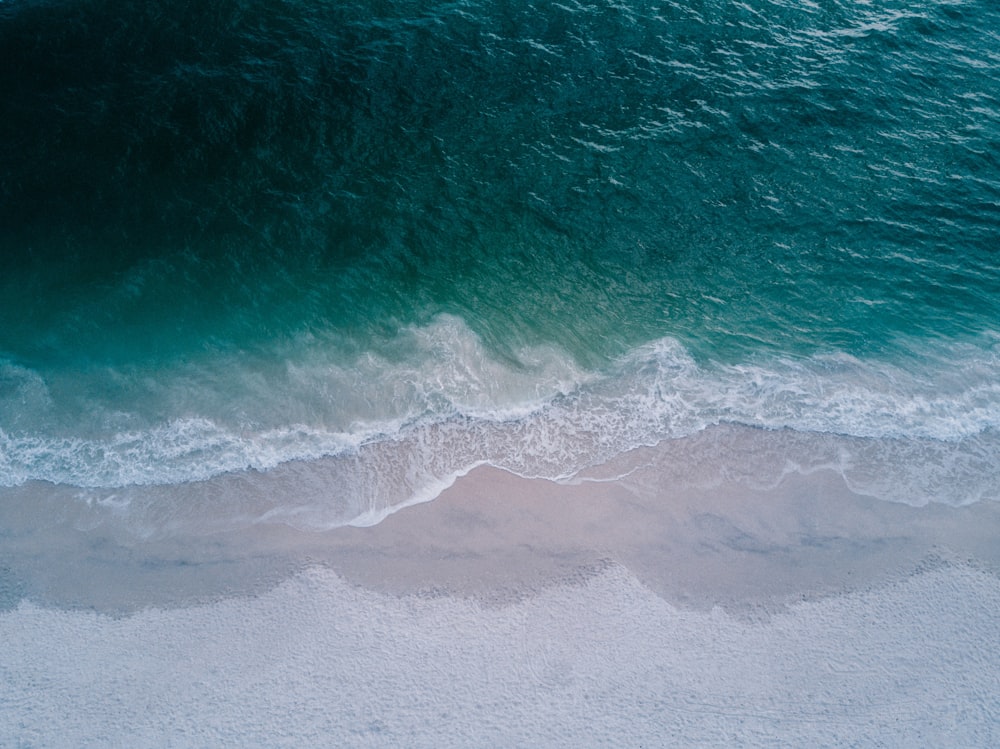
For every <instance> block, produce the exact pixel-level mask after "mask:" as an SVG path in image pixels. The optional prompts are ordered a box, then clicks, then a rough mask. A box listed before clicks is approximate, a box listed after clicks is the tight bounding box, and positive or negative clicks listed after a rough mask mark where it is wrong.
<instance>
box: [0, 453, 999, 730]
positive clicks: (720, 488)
mask: <svg viewBox="0 0 1000 749" xmlns="http://www.w3.org/2000/svg"><path fill="white" fill-rule="evenodd" d="M676 449H678V447H677V446H676V445H671V444H670V443H667V444H665V445H661V446H660V447H658V448H655V449H648V450H640V451H636V452H634V453H632V454H630V455H628V456H623V457H622V458H621V459H620V461H619V464H618V465H613V466H610V465H609V466H603V467H600V468H598V469H595V470H593V471H591V472H590V475H589V476H587V477H579V478H578V479H577V480H575V481H573V482H570V483H566V484H557V483H554V482H550V481H543V480H531V479H524V478H519V477H516V476H513V475H511V474H509V473H505V472H503V471H499V470H497V469H493V468H489V467H480V468H477V469H475V470H473V471H472V472H471V473H470V474H468V475H467V476H465V477H462V478H460V479H458V480H457V481H456V482H455V484H454V485H453V486H452V487H451V488H449V489H448V490H447V491H445V492H444V493H443V494H442V495H441V496H440V497H439V498H437V499H436V500H434V501H432V502H428V503H424V504H420V505H416V506H412V507H409V508H406V509H404V510H402V511H400V512H397V513H395V514H393V515H391V516H389V517H388V518H386V519H385V520H384V521H383V522H381V523H380V524H378V525H375V526H372V527H365V528H357V527H344V528H339V529H334V530H330V531H325V532H307V531H301V530H295V529H292V528H290V527H289V526H287V525H282V524H268V523H258V524H257V525H254V526H252V527H251V528H247V529H243V530H239V531H229V532H225V533H219V532H209V531H205V532H203V533H200V534H199V533H197V532H191V531H188V532H186V533H184V534H178V535H174V536H171V537H164V538H160V539H147V540H145V541H143V540H141V539H134V538H133V539H132V540H130V541H129V540H127V536H123V535H115V534H114V533H111V532H109V531H108V529H107V528H106V527H102V526H100V525H96V526H94V527H91V528H87V527H85V526H84V524H82V523H81V519H80V516H74V515H73V513H71V512H67V513H64V517H62V518H60V517H58V516H57V515H53V516H52V517H51V522H50V523H49V524H48V525H47V527H46V528H44V529H43V528H42V527H41V525H40V524H39V523H38V522H37V520H38V519H37V517H36V518H34V519H33V520H32V519H24V518H22V521H23V522H22V523H21V525H20V526H18V520H17V517H15V515H16V513H15V512H14V508H15V507H17V508H23V506H24V503H23V501H21V502H17V503H15V502H13V501H7V502H4V503H2V504H0V508H2V512H3V513H4V518H3V520H4V524H5V525H4V527H7V528H9V529H10V531H9V532H8V535H9V541H10V543H8V544H7V545H6V551H5V553H4V558H3V562H2V570H3V574H4V587H3V591H4V610H2V611H0V641H2V642H3V643H4V647H3V654H2V655H0V675H2V678H0V746H11V747H14V746H17V747H26V746H37V747H42V746H44V747H78V746H130V747H143V746H149V747H159V746H220V745H242V746H299V747H301V746H317V747H319V746H366V747H367V746H379V747H381V746H385V747H390V746H392V747H398V746H416V747H422V746H426V747H442V746H456V747H467V746H566V747H569V746H574V747H579V746H694V745H703V746H704V745H716V746H723V745H724V746H773V745H787V746H803V745H815V746H898V747H912V746H963V747H990V746H995V745H996V744H997V743H998V741H1000V721H998V719H997V715H998V714H1000V649H998V648H997V647H996V644H997V643H998V642H1000V620H998V618H997V616H996V612H997V611H998V610H1000V577H998V570H1000V544H997V543H996V538H997V530H998V529H1000V506H998V505H997V503H993V502H980V503H977V504H972V505H969V506H967V507H961V508H956V507H946V506H942V505H935V504H929V505H927V506H925V507H911V506H907V505H905V504H900V503H893V502H886V501H880V500H874V499H870V498H867V497H864V496H861V495H858V494H855V493H852V492H851V491H849V490H848V489H847V488H846V486H845V484H844V481H843V479H842V478H841V477H840V476H838V475H836V474H834V473H833V472H831V471H826V470H819V471H815V472H813V473H810V474H808V475H801V474H792V475H788V476H785V477H784V478H783V479H781V480H780V481H778V482H777V484H776V485H774V486H762V487H758V488H752V487H749V486H747V484H746V482H735V483H726V482H715V484H714V485H711V486H702V487H695V486H692V485H688V486H687V487H686V488H682V489H679V488H677V487H676V486H672V485H671V484H670V482H668V481H665V480H664V478H663V477H664V476H665V475H668V472H667V471H666V469H665V467H664V465H665V462H669V461H671V460H673V459H674V458H676V457H677V456H676V455H672V453H671V451H673V450H676ZM625 464H627V465H625ZM623 468H624V469H627V470H623ZM623 473H624V474H627V475H625V476H624V477H623V478H618V479H617V480H603V478H602V477H607V476H612V475H614V476H619V477H621V476H622V474H623ZM34 491H36V492H38V493H39V496H41V495H43V494H44V493H45V491H44V487H40V486H39V487H35V488H34ZM50 493H51V492H50ZM21 499H22V500H23V497H21ZM32 522H34V525H32ZM32 529H33V530H32ZM74 539H75V540H74ZM29 548H33V549H34V550H35V553H34V556H32V555H31V554H29V553H28V549H29Z"/></svg>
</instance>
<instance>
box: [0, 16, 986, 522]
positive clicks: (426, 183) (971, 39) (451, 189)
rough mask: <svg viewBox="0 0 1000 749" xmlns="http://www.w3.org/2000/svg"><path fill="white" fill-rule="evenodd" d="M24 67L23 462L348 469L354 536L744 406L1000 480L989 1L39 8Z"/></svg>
mask: <svg viewBox="0 0 1000 749" xmlns="http://www.w3.org/2000/svg"><path fill="white" fill-rule="evenodd" d="M0 50H3V64H2V65H0V485H5V486H8V487H14V486H19V485H23V484H25V483H26V482H30V481H32V480H47V481H51V482H54V483H57V484H67V485H71V486H79V487H90V488H91V489H93V490H95V491H97V490H108V491H112V490H116V489H119V488H122V487H129V486H164V485H166V486H170V485H181V484H185V483H187V482H199V481H204V480H208V479H211V478H212V477H217V476H221V475H224V474H230V475H231V474H232V473H233V472H241V471H246V470H247V469H255V470H263V471H268V470H271V469H274V468H275V467H277V466H281V465H286V464H288V461H295V460H314V459H317V458H321V457H330V458H332V459H333V460H334V461H338V460H339V461H342V462H343V463H344V464H345V465H348V464H349V465H352V466H355V468H354V469H352V470H353V471H354V473H353V474H352V476H353V478H352V479H351V480H350V481H348V480H346V479H345V481H344V483H343V485H342V486H339V485H337V483H336V482H335V481H334V482H332V483H330V484H329V486H327V488H326V489H325V491H327V492H328V493H329V494H330V495H331V496H333V495H336V496H337V500H336V502H337V503H340V504H338V505H337V506H338V507H341V505H343V506H346V507H348V509H346V510H344V509H338V510H337V513H340V514H339V515H337V517H340V518H342V519H350V517H352V514H351V513H352V512H354V513H355V514H356V513H357V512H362V511H363V510H364V509H365V508H366V507H367V505H366V504H365V503H366V502H370V501H374V500H372V499H371V497H372V496H373V495H374V494H378V493H379V492H382V491H383V488H384V487H382V484H381V483H380V482H382V481H389V483H392V482H393V481H395V483H392V487H390V488H384V493H385V496H386V497H388V498H389V499H385V500H384V501H385V502H387V503H388V504H390V505H391V504H393V503H395V502H397V501H402V500H405V499H406V498H407V497H410V496H411V495H415V494H419V493H420V492H421V491H428V490H429V489H428V487H433V486H436V485H437V484H436V483H435V482H440V481H442V480H445V479H447V477H448V475H451V474H453V473H455V472H460V471H461V470H465V469H467V468H468V467H469V466H471V465H474V464H476V463H479V462H490V463H495V464H498V465H503V466H505V467H510V468H512V469H513V470H518V471H520V472H523V473H527V474H532V475H548V476H553V477H562V476H568V475H571V474H572V473H573V472H574V471H576V470H578V469H580V468H581V467H584V466H586V465H589V464H592V463H595V462H599V461H601V460H605V459H607V458H608V457H611V456H613V455H615V454H617V453H619V452H622V451H625V450H628V449H630V448H632V447H635V446H637V445H643V444H646V445H649V444H655V443H656V442H657V441H659V440H662V439H680V438H689V437H691V436H692V435H696V434H699V433H700V432H701V431H702V430H703V429H704V428H705V427H707V426H711V425H716V424H735V425H745V426H748V427H753V428H761V429H765V430H772V431H773V432H774V433H775V434H778V433H779V432H780V433H784V432H785V431H789V430H790V431H792V432H794V433H799V434H804V435H812V436H815V437H816V438H817V439H827V438H828V437H829V438H835V439H842V440H846V442H844V444H842V445H840V447H838V448H837V450H839V451H840V452H839V453H838V455H839V456H840V457H839V458H838V460H840V461H841V463H842V465H841V469H843V466H852V465H856V464H857V463H858V462H859V461H861V462H864V461H869V460H870V461H874V462H872V465H873V466H875V467H874V468H870V469H869V468H866V469H865V470H866V471H868V473H869V474H871V476H879V475H880V476H881V478H880V480H879V481H874V480H872V481H869V482H867V483H865V482H861V484H862V486H861V487H860V488H861V489H863V490H866V491H869V492H870V493H872V494H874V495H876V496H882V495H885V496H886V498H892V499H904V500H905V501H914V502H916V503H922V502H926V501H934V500H940V501H946V502H952V503H963V502H968V501H975V500H979V499H984V498H997V492H996V489H995V487H996V486H998V485H1000V459H998V458H997V457H996V455H997V453H996V448H997V444H998V439H997V434H998V427H1000V260H998V255H997V248H998V246H1000V243H998V237H1000V6H997V5H996V4H995V3H992V2H988V1H986V0H979V1H977V0H970V1H968V2H936V1H931V0H923V1H921V2H889V1H885V2H882V1H879V0H873V1H872V2H869V3H861V2H856V1H853V0H850V1H849V0H839V1H838V0H834V1H831V2H822V3H815V4H813V3H806V2H799V1H798V0H794V1H793V0H787V1H786V2H772V1H765V0H747V2H730V1H729V0H725V1H723V0H700V1H695V0H691V1H688V2H676V3H675V2H623V3H614V2H595V3H580V2H572V1H567V2H527V1H526V0H507V1H505V2H473V1H468V0H467V1H465V2H449V3H431V2H418V1H416V0H414V1H411V2H358V1H357V0H353V1H352V0H348V1H346V2H325V1H321V0H311V1H310V2H303V1H301V0H285V1H284V2H274V1H272V0H268V1H267V2H264V1H263V0H261V1H259V2H253V1H252V0H242V1H236V0H226V1H223V2H213V3H199V2H143V3H135V4H123V3H115V2H109V1H104V2H102V1H100V0H89V1H87V0H62V1H58V0H53V1H45V2H35V1H32V0H6V1H5V2H0ZM441 434H448V435H450V436H449V437H448V439H443V440H442V439H441V438H440V435H441ZM436 440H437V441H436ZM380 451H381V452H387V453H389V454H391V455H392V456H393V457H391V459H390V458H385V459H384V460H383V461H382V462H379V461H375V462H365V461H366V460H368V458H365V456H366V455H370V454H371V453H373V452H375V453H380ZM844 451H847V452H846V453H845V452H844ZM852 451H853V452H852ZM445 452H447V453H448V457H447V459H445V458H443V457H442V455H443V453H445ZM834 452H837V451H834ZM845 455H846V457H845ZM872 455H876V456H880V457H877V458H872V457H871V456H872ZM824 460H825V458H824ZM386 461H388V462H386ZM389 464H391V465H392V466H394V468H392V469H391V470H390V469H389V468H387V467H386V466H387V465H389ZM928 464H933V466H935V471H936V472H933V478H932V479H927V478H926V476H925V474H924V473H923V471H924V470H925V469H926V467H927V466H928ZM866 465H867V463H866ZM357 466H361V467H360V468H358V467H357ZM400 466H404V468H405V470H404V469H403V468H400ZM880 466H881V467H880ZM890 469H891V470H890ZM393 470H395V471H396V472H397V473H398V474H399V476H400V478H398V480H396V479H391V480H390V479H387V478H386V476H390V475H395V474H393ZM886 471H889V474H888V475H891V476H893V477H895V478H893V479H892V480H891V481H886V480H884V479H885V475H887V474H885V472H886ZM866 475H867V474H866ZM914 477H916V478H914ZM907 478H909V480H907ZM900 481H901V482H902V485H904V486H906V487H907V488H906V489H905V491H904V492H903V494H902V495H901V496H897V495H896V494H894V493H893V492H892V491H888V490H885V489H884V487H885V486H888V485H889V484H894V485H896V486H897V487H898V486H899V485H900V483H899V482H900ZM361 485H364V487H366V488H365V489H364V491H363V492H361V494H364V497H365V498H364V499H353V498H352V496H353V494H352V493H357V492H358V491H359V489H358V487H359V486H361ZM879 487H883V488H881V489H880V488H879ZM990 487H994V488H990ZM890 495H891V496H890ZM358 496H361V495H358ZM345 497H346V498H345ZM163 501H169V500H163ZM317 501H322V500H317ZM332 501H333V500H331V502H332ZM350 508H354V509H350ZM335 514H336V513H335Z"/></svg>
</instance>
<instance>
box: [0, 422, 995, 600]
mask: <svg viewBox="0 0 1000 749" xmlns="http://www.w3.org/2000/svg"><path fill="white" fill-rule="evenodd" d="M695 447H697V445H695ZM755 449H756V448H755ZM691 451H692V445H691V444H687V443H685V442H684V441H667V442H665V443H661V444H660V445H658V446H656V447H653V448H640V449H637V450H633V451H631V452H629V453H626V454H624V455H620V456H618V457H617V458H616V459H614V460H613V461H610V462H608V463H606V464H604V465H602V466H599V467H596V468H593V469H590V470H588V471H586V472H582V473H581V474H579V475H578V476H577V477H576V478H575V479H573V480H572V481H570V482H554V481H550V480H547V479H535V478H522V477H519V476H516V475H514V474H512V473H509V472H507V471H504V470H502V469H499V468H495V467H492V466H487V465H481V466H478V467H475V468H473V469H472V470H470V471H469V472H468V473H466V474H463V475H461V476H459V477H457V478H456V480H455V481H454V482H453V483H452V484H451V485H450V486H448V487H447V488H445V489H444V490H443V491H442V492H441V493H440V495H438V496H437V497H436V498H435V499H433V500H430V501H426V502H419V503H415V504H412V505H410V506H407V507H404V508H401V509H399V510H396V511H394V512H392V513H391V514H389V515H388V516H386V517H385V518H384V519H383V520H382V521H381V522H379V523H377V524H375V525H372V526H341V527H338V528H334V529H331V530H326V531H310V530H300V529H295V528H293V527H291V526H289V525H287V524H284V523H280V522H251V523H248V524H247V525H246V526H245V527H242V528H236V529H228V530H223V531H219V530H216V529H213V527H212V524H211V523H206V524H205V525H204V526H203V527H200V526H193V527H192V526H184V525H177V528H179V529H180V530H175V531H173V532H171V533H163V534H160V535H158V536H151V537H146V538H144V537H142V536H141V535H137V534H136V532H135V529H134V528H130V527H128V526H123V525H121V523H116V522H114V521H115V518H116V515H115V512H116V510H114V508H112V509H110V510H109V509H107V508H99V510H100V511H99V512H98V513H97V515H96V516H95V514H94V509H95V508H94V507H92V506H91V505H90V504H87V503H83V502H80V501H78V500H74V499H73V497H72V493H71V491H70V490H59V488H52V487H49V486H47V485H38V486H34V487H28V488H27V489H25V490H23V491H20V492H8V493H7V494H0V527H3V528H6V529H8V531H7V535H8V538H7V543H6V544H5V547H6V548H5V550H4V551H2V552H0V610H3V609H5V608H8V609H9V608H11V607H13V606H15V605H16V604H17V601H19V600H20V599H21V598H27V599H29V600H32V601H35V602H36V603H39V604H41V605H46V606H54V607H67V608H88V609H94V610H98V611H106V612H108V613H116V614H127V613H129V612H131V611H136V610H140V609H142V608H145V607H167V608H170V607H183V606H186V605H189V604H197V603H203V602H207V601H213V600H219V599H222V598H226V597H233V596H245V595H256V594H259V593H262V592H264V591H266V590H267V589H269V588H270V587H273V586H275V585H277V584H279V583H280V582H281V581H283V580H285V579H287V578H288V577H290V576H291V575H294V574H295V573H296V572H298V571H300V570H302V569H305V568H307V567H309V566H310V565H314V564H320V565H323V566H326V567H328V568H330V569H331V570H332V571H333V572H334V573H336V574H337V575H338V576H340V577H342V578H343V579H345V580H346V581H348V582H351V583H354V584H358V585H360V586H363V587H366V588H369V589H372V590H376V591H379V592H384V593H390V594H393V595H400V596H403V595H408V594H417V595H420V594H424V593H427V592H428V591H431V592H436V594H440V595H455V596H459V597H474V598H478V599H480V600H483V601H495V602H503V601H513V600H521V599H523V598H525V597H529V596H531V595H533V594H534V593H536V592H537V591H540V590H543V589H545V588H547V587H551V586H553V585H560V584H563V583H566V582H569V581H574V580H575V581H579V580H585V579H587V578H588V577H590V576H592V575H594V574H596V573H597V572H598V571H600V570H602V569H605V568H607V567H608V566H609V565H612V564H618V565H621V566H623V567H625V568H626V569H628V570H629V572H630V574H634V575H635V576H636V577H637V579H639V580H640V581H641V582H642V584H643V585H645V586H647V587H648V588H649V589H650V590H651V591H653V592H654V593H655V594H656V595H658V596H660V597H662V598H663V599H664V600H666V601H668V602H669V603H671V604H673V605H680V606H686V607H691V608H696V609H710V608H711V607H713V606H716V605H720V606H723V607H725V608H727V610H730V611H740V610H746V611H750V610H760V611H770V610H778V609H780V608H781V607H783V606H784V605H786V604H787V603H789V602H793V601H797V600H808V599H815V598H822V597H825V596H831V595H837V594H841V593H846V592H851V591H855V590H863V589H866V588H867V587H871V586H878V585H881V584H884V583H887V582H889V581H892V580H894V579H899V578H902V577H905V576H906V575H907V574H910V573H912V572H913V571H916V570H919V569H922V568H924V567H926V566H927V565H928V564H937V563H938V561H942V560H943V561H945V562H947V561H949V560H953V561H956V562H961V563H963V564H972V565H974V566H979V567H981V568H982V569H985V570H988V571H989V572H991V573H992V574H1000V548H998V546H997V544H996V543H995V538H996V535H997V531H998V530H1000V503H998V502H991V501H984V502H978V503H973V504H970V505H966V506H963V507H953V506H948V505H941V504H934V503H931V504H927V505H924V506H922V507H914V506H910V505H905V504H901V503H895V502H888V501H884V500H878V499H873V498H870V497H866V496H864V495H860V494H857V493H855V492H853V491H851V490H850V489H849V488H848V486H847V485H846V483H845V480H844V478H843V476H841V475H839V474H837V473H836V472H835V471H834V470H832V469H829V468H818V469H815V470H812V471H810V472H808V473H790V474H787V475H781V474H780V473H777V472H776V469H775V470H772V471H771V473H773V474H775V475H774V476H772V477H771V478H767V479H766V480H763V481H759V482H757V484H758V485H756V486H754V485H750V482H748V481H747V480H746V478H745V477H743V478H742V479H741V480H729V481H724V480H721V479H718V478H715V477H713V471H715V470H718V468H719V466H718V464H716V463H714V462H713V461H712V455H711V454H708V455H706V456H704V457H703V460H702V465H700V466H690V465H688V464H687V463H684V461H685V460H686V459H688V458H690V454H691ZM681 470H687V471H688V473H687V474H686V478H685V480H684V481H683V482H680V481H678V480H677V476H678V475H679V472H680V471H681ZM699 471H700V472H701V476H700V477H699V475H698V472H699ZM765 473H766V472H765ZM234 480H235V479H234ZM279 486H280V484H279ZM258 491H260V489H258ZM109 518H110V521H109ZM169 520H170V518H169V516H168V517H166V518H165V519H162V518H161V522H164V524H165V525H166V524H167V523H168V522H169ZM176 522H177V523H179V522H180V521H176ZM935 560H937V561H935Z"/></svg>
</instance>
